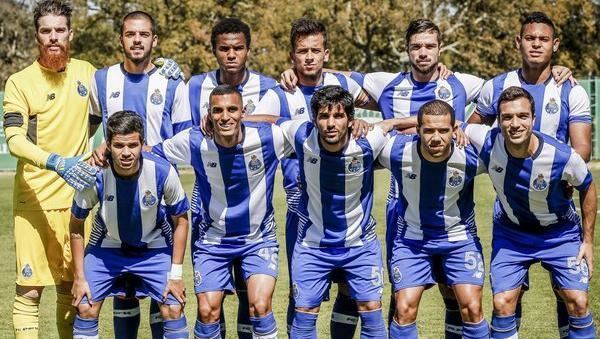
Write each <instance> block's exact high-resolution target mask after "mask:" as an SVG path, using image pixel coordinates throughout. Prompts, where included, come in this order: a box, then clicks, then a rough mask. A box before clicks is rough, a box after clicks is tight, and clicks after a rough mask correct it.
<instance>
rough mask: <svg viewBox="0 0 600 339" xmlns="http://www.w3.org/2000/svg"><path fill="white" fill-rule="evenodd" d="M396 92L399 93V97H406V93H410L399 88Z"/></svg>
mask: <svg viewBox="0 0 600 339" xmlns="http://www.w3.org/2000/svg"><path fill="white" fill-rule="evenodd" d="M398 93H399V94H400V96H401V97H407V96H408V93H410V91H409V90H407V89H401V90H400V91H398Z"/></svg>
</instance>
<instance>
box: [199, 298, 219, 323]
mask: <svg viewBox="0 0 600 339" xmlns="http://www.w3.org/2000/svg"><path fill="white" fill-rule="evenodd" d="M220 315H221V309H220V307H218V306H217V307H213V306H211V305H210V304H209V303H207V302H204V303H198V316H199V317H200V321H202V322H203V323H205V324H207V323H214V322H216V321H217V320H219V318H220Z"/></svg>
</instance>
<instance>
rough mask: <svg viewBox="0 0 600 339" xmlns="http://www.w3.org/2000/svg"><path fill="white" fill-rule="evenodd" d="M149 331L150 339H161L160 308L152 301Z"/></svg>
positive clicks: (161, 320) (162, 330) (162, 332)
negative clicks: (150, 332) (150, 333)
mask: <svg viewBox="0 0 600 339" xmlns="http://www.w3.org/2000/svg"><path fill="white" fill-rule="evenodd" d="M150 331H152V339H162V338H163V336H164V329H163V318H162V315H161V314H160V307H159V306H158V303H157V302H156V300H154V299H152V300H151V301H150Z"/></svg>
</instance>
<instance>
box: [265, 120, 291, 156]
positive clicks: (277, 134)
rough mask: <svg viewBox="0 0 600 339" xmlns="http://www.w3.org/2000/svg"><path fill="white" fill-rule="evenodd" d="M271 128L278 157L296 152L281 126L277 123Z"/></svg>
mask: <svg viewBox="0 0 600 339" xmlns="http://www.w3.org/2000/svg"><path fill="white" fill-rule="evenodd" d="M271 128H272V131H273V146H275V152H276V154H277V159H279V160H281V159H282V158H284V157H288V156H290V155H292V154H293V153H294V148H293V146H292V144H291V143H290V142H289V141H288V140H287V138H286V137H285V136H284V135H283V131H282V130H281V127H279V126H277V125H272V127H271Z"/></svg>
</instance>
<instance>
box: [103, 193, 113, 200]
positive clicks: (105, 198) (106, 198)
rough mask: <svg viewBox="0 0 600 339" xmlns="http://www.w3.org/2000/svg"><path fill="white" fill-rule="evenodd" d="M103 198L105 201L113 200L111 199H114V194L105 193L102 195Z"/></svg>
mask: <svg viewBox="0 0 600 339" xmlns="http://www.w3.org/2000/svg"><path fill="white" fill-rule="evenodd" d="M104 200H106V201H113V200H115V196H114V195H108V194H107V195H106V196H105V197H104Z"/></svg>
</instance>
